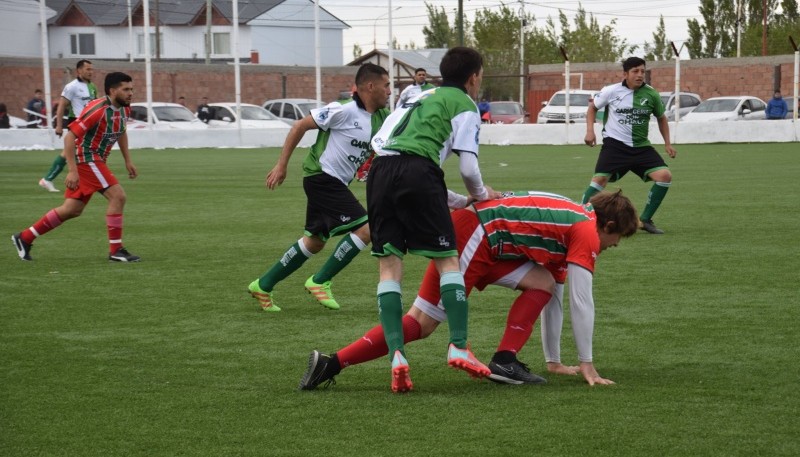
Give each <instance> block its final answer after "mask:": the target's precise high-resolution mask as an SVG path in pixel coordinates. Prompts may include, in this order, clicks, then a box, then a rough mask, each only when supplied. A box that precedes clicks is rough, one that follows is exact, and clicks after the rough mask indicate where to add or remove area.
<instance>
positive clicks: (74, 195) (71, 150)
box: [11, 72, 139, 262]
mask: <svg viewBox="0 0 800 457" xmlns="http://www.w3.org/2000/svg"><path fill="white" fill-rule="evenodd" d="M105 91H106V97H104V98H101V99H97V100H94V101H92V102H90V103H89V104H88V105H87V106H86V108H85V109H84V110H83V112H82V113H81V115H80V117H79V118H78V119H77V120H75V121H74V122H72V123H71V124H70V125H69V127H68V129H69V131H68V132H67V134H66V136H65V138H64V156H65V157H66V158H67V166H68V167H69V173H67V177H66V179H65V181H64V183H65V184H66V186H67V190H66V191H65V192H64V197H65V199H64V203H63V204H62V205H61V206H59V207H58V208H54V209H52V210H50V211H48V212H47V213H46V214H45V215H44V216H43V217H42V218H41V219H39V221H37V222H36V223H35V224H33V225H32V226H31V227H30V228H28V229H26V230H24V231H22V232H20V233H17V234H15V235H13V236H12V237H11V240H12V241H13V242H14V246H15V247H16V248H17V253H18V254H19V257H20V258H21V259H22V260H31V257H30V250H31V247H32V244H33V241H34V240H35V239H36V238H38V237H39V236H41V235H44V234H45V233H47V232H49V231H50V230H53V229H54V228H56V227H58V226H59V225H61V224H62V223H63V222H64V221H66V220H68V219H72V218H75V217H78V216H80V215H81V213H82V212H83V209H84V208H85V207H86V204H87V203H89V200H90V199H91V198H92V195H94V193H95V192H100V193H101V194H102V195H103V196H104V197H105V198H106V199H107V200H108V209H107V211H106V225H107V227H108V242H109V256H108V259H109V260H111V261H115V262H136V261H138V260H139V257H138V256H135V255H133V254H131V253H129V252H128V251H127V250H126V249H125V248H124V247H123V245H122V211H123V209H124V207H125V200H126V196H125V190H124V189H123V188H122V186H121V185H120V184H119V182H118V181H117V178H116V177H115V176H114V174H113V173H111V170H109V169H108V167H107V166H106V158H107V157H108V154H109V153H110V152H111V148H112V147H113V146H114V144H115V143H117V142H119V149H120V152H121V153H122V157H123V158H124V160H125V168H126V169H127V171H128V177H129V178H131V179H134V178H136V176H137V172H136V167H135V166H134V165H133V163H132V162H131V160H130V156H129V154H128V136H127V133H126V132H125V119H127V118H128V117H129V115H130V102H131V99H132V97H133V82H132V79H131V77H130V76H128V75H126V74H125V73H120V72H114V73H109V74H108V75H106V79H105Z"/></svg>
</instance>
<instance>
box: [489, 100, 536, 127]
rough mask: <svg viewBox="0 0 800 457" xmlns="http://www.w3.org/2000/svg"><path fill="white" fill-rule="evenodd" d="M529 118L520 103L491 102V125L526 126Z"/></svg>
mask: <svg viewBox="0 0 800 457" xmlns="http://www.w3.org/2000/svg"><path fill="white" fill-rule="evenodd" d="M527 117H528V113H526V112H525V108H523V107H522V105H521V104H519V103H518V102H489V123H490V124H524V123H525V120H526V118H527Z"/></svg>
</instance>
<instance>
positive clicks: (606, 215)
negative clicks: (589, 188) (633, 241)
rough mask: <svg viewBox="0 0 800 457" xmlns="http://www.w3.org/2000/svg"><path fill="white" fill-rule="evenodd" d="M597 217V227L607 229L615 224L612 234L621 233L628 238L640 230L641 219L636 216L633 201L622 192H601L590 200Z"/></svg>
mask: <svg viewBox="0 0 800 457" xmlns="http://www.w3.org/2000/svg"><path fill="white" fill-rule="evenodd" d="M589 203H591V204H592V207H594V213H595V214H596V215H597V227H598V228H602V227H606V225H607V224H608V223H609V222H613V223H614V225H613V226H612V227H611V233H619V234H620V235H622V236H625V237H628V236H631V235H633V234H634V233H636V230H638V229H639V218H638V216H637V215H636V208H634V206H633V203H631V200H630V199H629V198H628V197H626V196H624V195H622V190H618V191H616V192H599V193H597V194H595V195H593V196H592V198H590V199H589Z"/></svg>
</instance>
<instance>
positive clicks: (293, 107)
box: [262, 98, 323, 124]
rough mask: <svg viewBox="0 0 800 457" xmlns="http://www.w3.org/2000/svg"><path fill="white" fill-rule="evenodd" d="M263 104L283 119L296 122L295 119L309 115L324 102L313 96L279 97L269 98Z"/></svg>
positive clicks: (266, 108) (290, 122)
mask: <svg viewBox="0 0 800 457" xmlns="http://www.w3.org/2000/svg"><path fill="white" fill-rule="evenodd" d="M262 106H263V107H264V109H265V110H267V111H269V112H270V113H272V114H274V115H275V116H277V117H279V118H281V120H283V121H285V122H288V123H289V124H294V123H295V121H297V120H299V119H302V118H304V117H306V116H308V113H310V112H311V110H312V109H314V108H317V107H319V106H323V104H322V103H319V102H317V101H316V100H314V99H313V98H279V99H276V100H267V101H266V102H264V104H263V105H262Z"/></svg>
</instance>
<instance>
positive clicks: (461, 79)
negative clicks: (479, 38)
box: [439, 46, 483, 86]
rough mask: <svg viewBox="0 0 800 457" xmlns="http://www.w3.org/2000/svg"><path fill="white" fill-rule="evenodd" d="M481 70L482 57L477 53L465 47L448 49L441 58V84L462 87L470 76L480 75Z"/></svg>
mask: <svg viewBox="0 0 800 457" xmlns="http://www.w3.org/2000/svg"><path fill="white" fill-rule="evenodd" d="M481 68H483V57H481V53H479V52H478V51H476V50H474V49H472V48H468V47H465V46H457V47H455V48H450V49H449V50H448V51H447V52H446V53H445V55H444V57H442V62H441V63H440V64H439V73H441V74H442V82H444V83H448V82H449V83H454V84H458V85H461V86H463V85H464V84H466V82H467V80H468V79H469V77H470V76H472V75H474V74H477V73H480V71H481Z"/></svg>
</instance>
